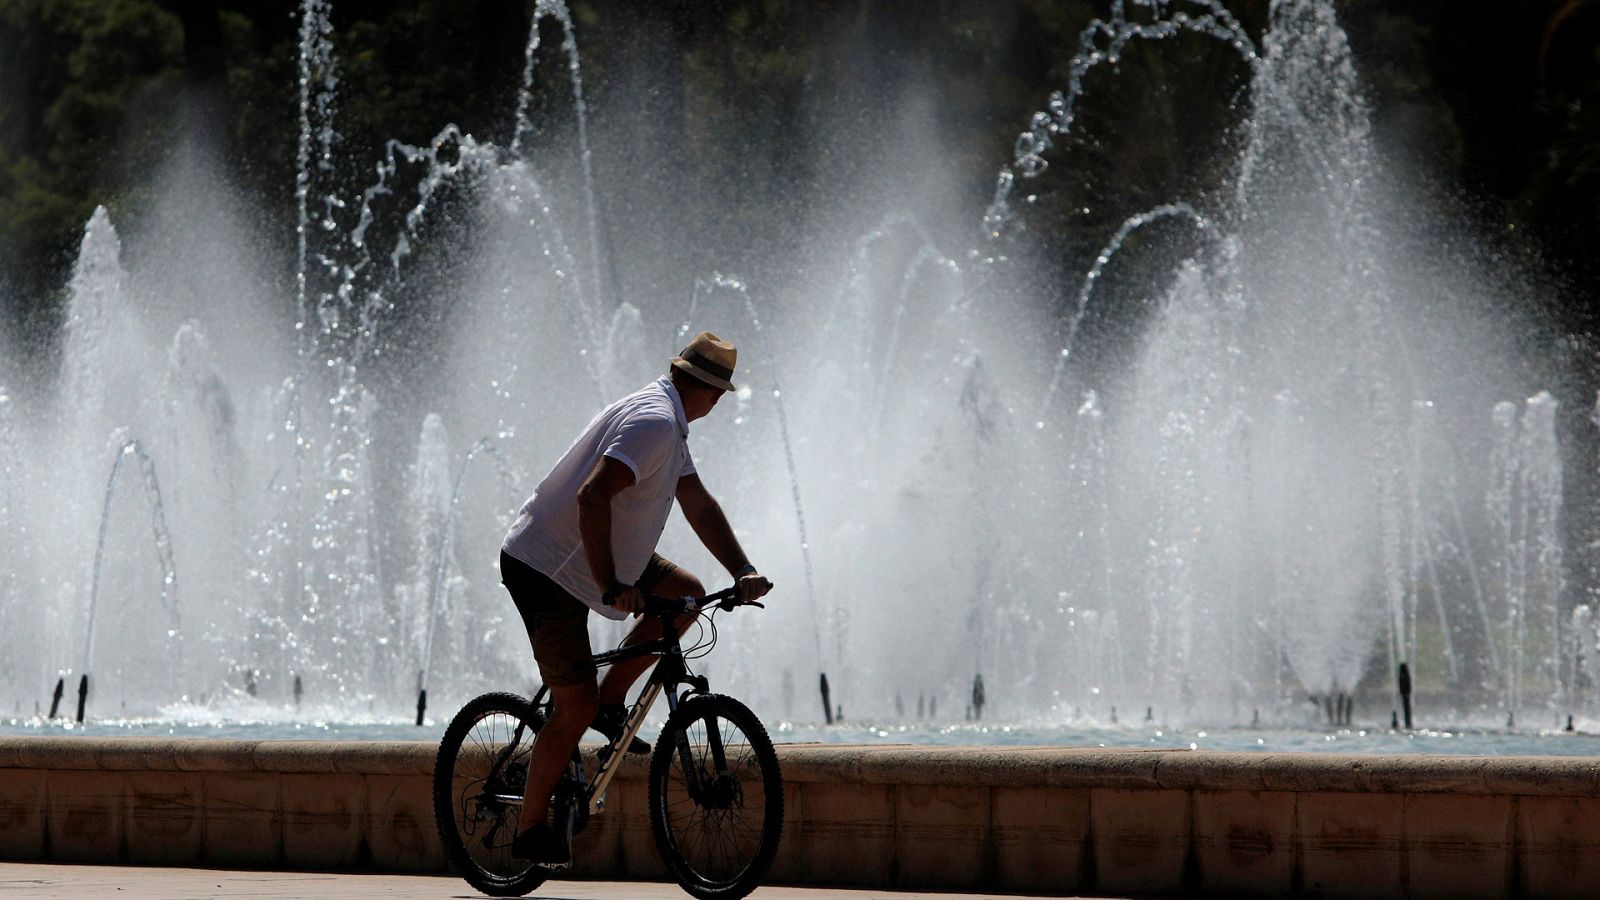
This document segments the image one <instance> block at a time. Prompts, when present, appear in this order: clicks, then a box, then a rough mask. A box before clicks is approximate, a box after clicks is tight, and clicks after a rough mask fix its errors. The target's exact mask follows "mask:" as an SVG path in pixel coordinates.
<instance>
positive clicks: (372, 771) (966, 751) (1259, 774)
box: [0, 736, 1600, 797]
mask: <svg viewBox="0 0 1600 900" xmlns="http://www.w3.org/2000/svg"><path fill="white" fill-rule="evenodd" d="M435 749H436V747H435V745H434V744H433V743H432V742H425V741H240V740H205V739H198V738H156V737H127V738H120V737H118V738H104V737H55V736H51V737H33V736H28V737H0V769H6V768H23V769H51V770H55V771H62V770H90V771H101V772H106V771H111V772H160V771H172V772H240V771H243V772H272V773H289V774H305V775H316V774H351V775H429V774H431V773H432V772H433V757H434V751H435ZM587 749H588V751H589V752H591V753H592V752H593V751H594V749H595V746H594V745H587ZM778 756H779V758H780V760H781V761H782V765H783V775H784V779H785V780H786V781H789V782H792V783H796V784H804V783H815V782H827V783H832V784H839V783H844V784H896V785H905V784H916V785H972V786H983V787H1023V786H1027V787H1053V788H1105V789H1132V790H1137V789H1147V790H1194V789H1205V790H1213V791H1217V790H1239V791H1293V792H1308V791H1316V792H1333V793H1409V794H1428V793H1451V794H1485V795H1520V796H1532V797H1541V796H1548V797H1556V796H1559V797H1600V759H1595V758H1590V757H1556V756H1551V757H1542V756H1502V757H1484V756H1363V755H1339V754H1322V753H1224V752H1215V751H1207V750H1139V749H1130V750H1123V749H1100V748H1094V749H1076V748H1057V747H921V746H913V745H904V744H893V745H876V744H874V745H862V744H779V745H778ZM646 770H647V758H646V757H629V758H628V759H627V760H626V761H625V764H624V765H623V767H622V769H621V770H620V772H619V773H618V776H617V777H618V778H620V779H623V780H628V781H632V780H642V779H643V778H644V775H645V772H646Z"/></svg>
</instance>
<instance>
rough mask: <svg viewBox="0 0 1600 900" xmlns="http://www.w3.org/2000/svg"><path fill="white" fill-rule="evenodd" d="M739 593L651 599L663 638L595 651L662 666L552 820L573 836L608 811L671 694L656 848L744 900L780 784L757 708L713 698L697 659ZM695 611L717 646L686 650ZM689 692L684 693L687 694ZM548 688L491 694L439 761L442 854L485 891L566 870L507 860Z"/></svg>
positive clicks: (695, 880)
mask: <svg viewBox="0 0 1600 900" xmlns="http://www.w3.org/2000/svg"><path fill="white" fill-rule="evenodd" d="M744 605H749V606H756V607H760V606H762V604H760V603H757V602H755V601H749V602H748V603H746V602H742V601H740V600H739V593H738V588H737V586H735V587H731V588H728V589H726V590H722V591H718V592H716V593H714V594H708V595H707V596H705V597H698V598H697V597H683V598H680V599H677V600H669V599H663V598H661V597H654V596H647V597H646V598H645V609H644V615H649V616H655V617H657V618H659V619H660V621H661V634H662V635H663V637H660V638H657V639H656V640H653V641H646V642H643V643H640V644H637V645H635V646H632V647H621V648H618V649H616V650H611V651H607V652H604V653H597V654H595V655H594V656H593V660H594V663H595V666H596V667H603V666H608V665H611V664H613V663H618V662H621V661H623V660H627V659H636V658H638V657H641V656H647V655H655V656H659V657H660V660H659V661H658V662H657V663H656V666H655V669H654V671H653V672H652V673H651V675H650V678H649V679H648V680H647V681H646V683H645V687H644V690H643V691H641V692H640V694H639V698H638V699H637V700H636V701H634V704H633V706H632V707H631V708H630V709H629V710H628V716H627V719H626V723H625V725H624V727H623V729H622V733H621V734H620V735H619V736H618V738H617V739H616V740H614V741H612V742H611V743H610V744H609V745H607V746H605V747H602V748H601V749H600V751H599V753H598V755H597V767H596V770H595V772H594V774H593V777H589V775H588V773H587V772H586V771H585V767H584V761H583V757H582V754H581V753H579V752H576V751H574V752H573V754H572V762H571V763H570V764H569V765H568V767H567V771H566V772H565V773H564V774H563V775H562V777H561V780H560V782H558V783H557V785H556V788H555V792H554V794H553V795H552V798H551V807H550V808H551V811H552V813H553V816H554V821H555V822H556V823H557V827H558V828H564V829H566V832H567V846H569V847H570V846H572V836H573V835H576V834H578V833H580V832H582V831H583V830H584V828H585V827H586V826H587V825H588V822H589V817H590V816H592V815H598V814H600V813H602V812H604V810H605V805H606V791H607V790H608V789H609V787H610V785H611V780H612V778H613V776H615V775H616V772H617V765H618V761H619V760H621V759H622V757H623V756H624V753H623V748H625V747H627V746H628V745H629V744H630V743H631V742H632V741H633V738H634V736H635V735H637V734H638V732H639V729H640V727H641V726H642V725H643V724H644V720H645V717H646V716H647V715H648V714H649V712H650V708H651V707H652V706H653V705H654V704H655V701H656V699H657V698H658V697H659V696H660V695H661V694H662V693H663V692H665V693H666V695H667V706H668V708H669V711H670V714H669V715H668V717H667V723H666V725H665V726H664V727H663V728H662V729H661V734H660V736H659V737H657V739H656V743H655V746H654V748H653V749H652V750H651V753H650V774H649V808H650V831H651V834H652V835H653V836H654V838H655V844H656V851H657V853H658V854H659V855H660V857H661V861H662V862H663V863H665V864H666V867H667V870H668V871H670V872H671V873H672V875H673V877H674V878H676V879H677V881H678V884H679V885H681V886H682V887H683V889H684V890H685V891H687V892H688V893H689V894H690V895H692V896H694V897H699V898H703V900H735V898H739V897H743V896H745V895H746V894H748V893H750V892H751V891H752V890H754V889H755V888H756V886H757V885H758V884H759V883H760V881H761V879H762V877H763V876H764V875H765V874H766V871H767V869H768V868H769V867H770V866H771V865H772V860H773V857H774V856H775V855H776V854H777V852H778V841H779V839H780V837H781V836H782V833H783V778H782V775H781V773H780V772H779V770H778V755H777V753H776V752H775V751H774V750H773V747H772V739H771V738H770V737H768V735H767V730H766V728H765V727H764V726H763V725H762V724H761V721H760V720H759V719H757V718H756V715H755V713H752V712H751V711H750V710H749V708H748V707H746V706H745V705H744V704H743V703H740V702H739V701H738V700H735V699H734V698H732V697H729V696H727V695H724V694H713V693H711V689H710V686H709V685H708V684H707V682H706V679H705V677H704V676H701V675H695V674H693V673H692V672H690V671H689V668H688V665H687V660H688V659H692V658H698V656H695V655H692V654H695V653H696V651H700V655H703V654H704V653H705V652H709V651H710V648H711V647H713V646H715V645H716V625H715V623H714V622H712V621H711V620H712V618H713V616H714V615H715V613H717V612H719V611H723V612H725V611H728V610H731V609H733V608H734V607H737V606H744ZM684 613H693V614H695V615H696V616H697V617H698V618H700V619H702V620H703V621H704V622H706V623H707V625H708V627H709V629H710V638H709V640H705V641H700V642H697V643H695V644H693V645H691V647H690V648H689V649H688V650H687V651H686V650H684V649H683V647H682V645H681V642H680V639H679V637H678V632H677V629H675V628H673V627H672V622H673V621H674V620H675V619H676V618H677V617H678V616H679V615H682V614H684ZM680 690H681V694H680ZM549 716H550V696H549V689H548V688H546V687H540V689H539V692H538V693H537V694H535V695H534V698H533V699H532V700H528V699H527V698H525V697H522V696H519V695H517V694H512V693H504V692H495V693H488V694H483V695H481V696H479V697H476V698H474V699H472V700H470V701H468V702H467V704H466V705H465V706H463V707H462V708H461V711H460V712H458V713H456V715H455V718H453V719H452V720H451V721H450V725H449V727H447V728H446V729H445V732H444V738H443V739H442V740H441V741H440V742H439V753H438V756H437V758H436V759H435V762H434V772H433V803H434V817H435V820H436V822H437V824H438V827H439V836H440V839H441V840H442V842H443V844H444V850H445V855H446V856H447V857H448V858H449V860H450V864H451V866H452V867H454V868H455V870H456V871H457V872H458V873H459V874H460V875H461V876H462V877H463V878H465V879H466V880H467V883H468V884H470V885H472V886H473V887H475V888H477V889H478V890H480V891H482V892H483V893H485V894H490V895H493V896H501V897H516V896H521V895H523V894H526V893H528V892H530V891H532V890H534V889H535V888H537V887H538V886H539V885H540V884H543V883H544V881H545V879H546V878H548V877H550V876H551V875H553V874H556V873H558V872H560V871H561V870H563V869H565V868H567V867H569V866H570V865H571V862H570V861H569V862H567V863H563V864H559V865H546V864H540V863H530V862H526V861H524V860H520V859H516V858H515V857H513V856H512V855H511V842H512V839H513V838H514V837H515V836H516V834H517V828H518V821H519V819H520V817H521V814H522V800H523V796H522V795H523V790H524V785H525V782H526V779H527V773H528V759H529V754H530V753H531V751H532V748H533V744H534V741H535V740H536V739H537V737H538V732H539V729H540V728H542V727H543V726H544V723H545V722H547V721H549Z"/></svg>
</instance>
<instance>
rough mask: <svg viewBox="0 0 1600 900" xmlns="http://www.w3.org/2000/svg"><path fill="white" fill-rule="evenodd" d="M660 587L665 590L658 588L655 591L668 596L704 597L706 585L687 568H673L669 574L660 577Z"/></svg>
mask: <svg viewBox="0 0 1600 900" xmlns="http://www.w3.org/2000/svg"><path fill="white" fill-rule="evenodd" d="M661 587H662V588H665V590H658V591H657V593H660V594H664V595H665V596H668V597H704V596H705V594H706V586H705V585H704V584H701V583H700V579H698V578H696V577H694V573H693V572H690V571H689V570H687V569H674V570H673V572H672V574H671V575H668V576H667V577H666V578H664V579H662V584H661Z"/></svg>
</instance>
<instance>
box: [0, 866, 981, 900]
mask: <svg viewBox="0 0 1600 900" xmlns="http://www.w3.org/2000/svg"><path fill="white" fill-rule="evenodd" d="M0 896H3V897H7V898H11V897H21V898H28V900H35V898H43V897H72V898H75V900H76V898H81V897H104V898H127V900H180V898H210V897H272V898H280V897H313V898H317V897H339V898H346V897H349V898H363V897H399V898H409V897H429V898H456V897H461V898H479V897H482V896H483V895H482V894H479V893H478V892H476V891H474V890H472V889H471V888H469V887H468V886H467V884H466V882H464V881H462V880H460V879H459V878H446V877H442V876H434V875H352V874H348V873H327V872H241V871H233V870H229V869H163V868H157V867H154V866H74V865H59V864H56V865H47V864H42V863H0ZM532 896H533V897H536V898H542V900H661V898H667V900H677V898H683V897H688V895H687V894H685V893H683V892H682V891H680V890H679V889H678V887H677V885H672V884H651V883H646V882H635V881H547V882H545V884H544V886H543V887H541V888H540V889H539V890H537V891H535V892H534V893H533V895H532ZM750 896H751V898H752V900H821V898H824V897H826V898H830V900H832V898H840V900H960V898H963V897H983V898H986V900H1005V898H1006V897H1008V896H1012V895H1002V894H933V893H919V892H913V891H847V890H838V889H833V888H828V889H806V888H784V887H764V888H760V889H758V890H757V891H756V892H755V893H754V894H751V895H750Z"/></svg>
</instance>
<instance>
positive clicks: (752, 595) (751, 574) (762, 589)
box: [739, 566, 772, 603]
mask: <svg viewBox="0 0 1600 900" xmlns="http://www.w3.org/2000/svg"><path fill="white" fill-rule="evenodd" d="M770 590H772V582H770V581H768V580H767V579H766V577H765V576H763V575H762V574H761V573H760V572H757V571H755V568H754V567H753V566H752V567H749V570H748V571H746V572H744V573H743V574H741V575H740V576H739V602H740V603H752V602H754V601H756V600H760V599H761V598H762V597H765V596H766V595H767V592H768V591H770Z"/></svg>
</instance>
